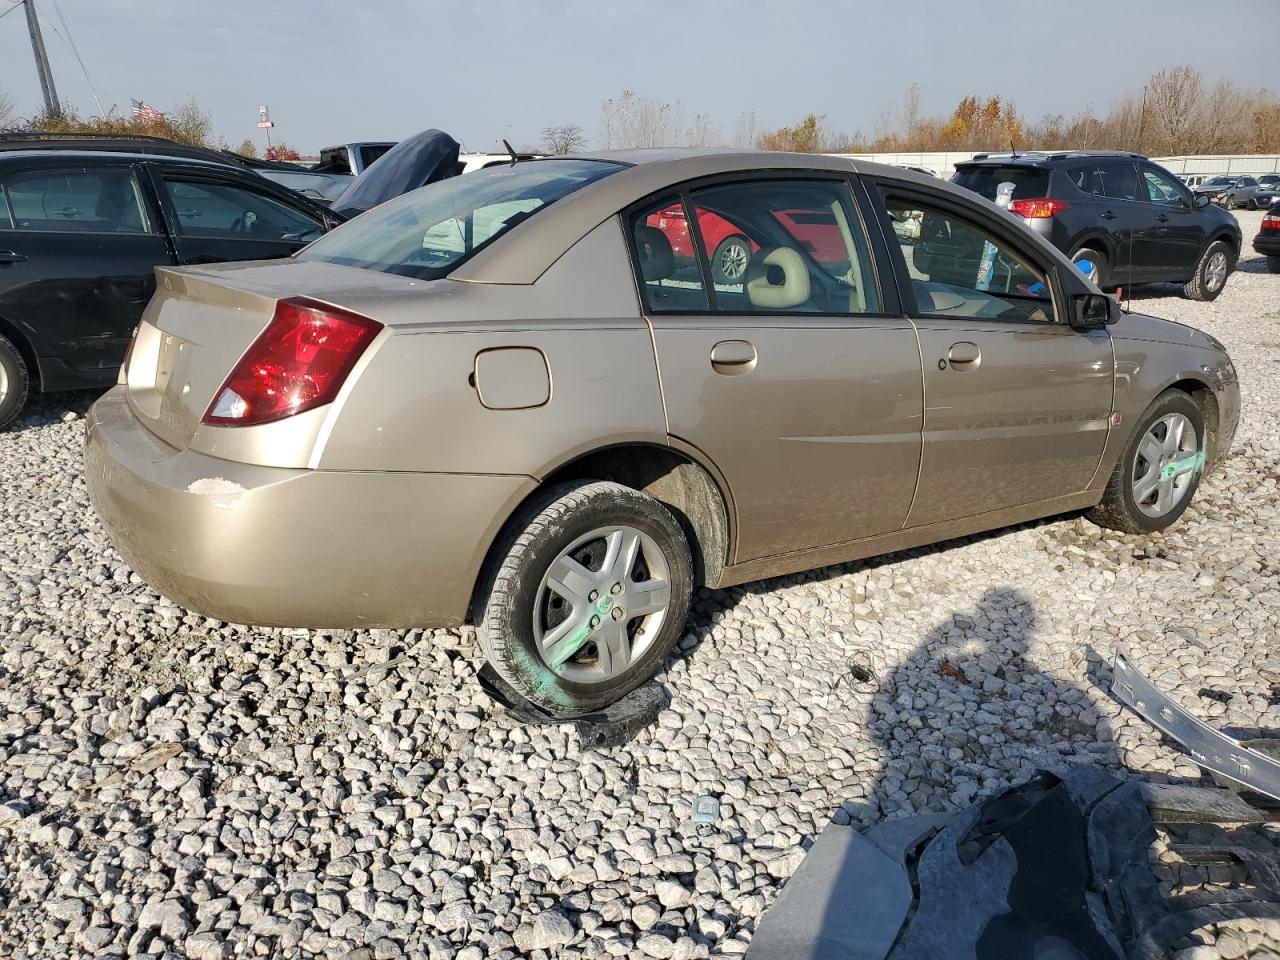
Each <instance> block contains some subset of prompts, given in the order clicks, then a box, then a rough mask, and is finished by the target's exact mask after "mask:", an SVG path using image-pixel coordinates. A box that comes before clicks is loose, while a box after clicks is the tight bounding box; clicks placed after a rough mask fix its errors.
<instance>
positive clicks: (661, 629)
mask: <svg viewBox="0 0 1280 960" xmlns="http://www.w3.org/2000/svg"><path fill="white" fill-rule="evenodd" d="M692 592H693V564H692V560H691V559H690V554H689V544H688V542H687V541H686V539H685V536H684V533H683V531H682V530H681V528H680V524H679V523H678V522H677V521H676V519H675V517H673V516H672V515H671V513H670V512H669V511H668V510H667V508H666V507H664V506H663V505H662V504H661V503H659V502H658V501H657V500H655V499H653V498H652V497H650V496H647V495H646V494H643V493H641V492H639V491H637V490H633V489H631V488H630V487H624V486H622V485H620V484H616V483H605V482H583V483H575V484H571V485H566V486H562V487H557V488H554V489H552V490H550V491H548V493H547V496H545V497H544V498H542V499H540V500H539V501H537V502H535V503H534V504H533V505H532V506H531V507H530V508H529V509H528V510H526V511H525V512H524V513H523V514H522V515H521V517H520V518H518V519H517V520H516V521H515V523H514V524H513V529H512V530H511V533H510V541H509V544H508V547H507V551H506V555H505V556H504V557H503V558H502V559H501V560H500V561H499V563H498V564H497V568H496V570H495V572H494V573H493V575H492V583H491V585H490V587H489V589H488V595H487V597H486V598H484V599H483V600H482V602H483V604H484V606H483V610H482V611H481V612H480V615H479V617H478V619H477V622H478V634H479V639H480V645H481V647H482V649H483V650H484V653H485V655H486V656H487V657H488V659H489V662H490V663H491V664H492V665H493V668H494V669H495V670H497V672H498V673H499V674H500V675H501V676H502V678H503V679H504V680H506V681H507V682H508V683H509V684H511V686H512V687H514V688H515V689H516V691H517V692H519V693H520V694H521V695H522V696H523V697H525V698H526V699H527V700H529V701H530V702H532V703H534V704H536V705H537V706H538V707H541V708H542V709H543V710H545V711H546V712H548V713H550V714H553V715H555V716H559V717H573V716H578V715H580V714H584V713H588V712H590V711H592V710H596V709H599V708H600V707H603V706H605V705H607V704H610V703H612V702H613V701H615V700H617V699H619V698H620V697H622V696H624V695H626V694H627V693H629V692H631V691H632V690H634V689H635V688H636V687H638V686H640V684H642V683H644V682H645V681H646V680H648V679H649V678H650V677H652V676H653V675H654V674H655V673H657V671H658V670H659V668H661V666H662V664H663V662H664V661H665V659H666V657H667V654H668V653H669V652H670V650H671V647H672V645H673V644H674V643H675V642H676V640H677V639H678V638H679V636H680V634H681V632H682V631H683V630H684V622H685V617H686V616H687V615H688V612H689V600H690V596H691V594H692Z"/></svg>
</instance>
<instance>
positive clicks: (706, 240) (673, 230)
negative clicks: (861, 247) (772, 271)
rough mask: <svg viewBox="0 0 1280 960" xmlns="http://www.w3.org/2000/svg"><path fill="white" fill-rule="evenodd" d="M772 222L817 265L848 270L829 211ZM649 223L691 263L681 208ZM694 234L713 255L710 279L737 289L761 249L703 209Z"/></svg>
mask: <svg viewBox="0 0 1280 960" xmlns="http://www.w3.org/2000/svg"><path fill="white" fill-rule="evenodd" d="M774 217H776V218H777V220H778V223H780V224H781V225H782V226H783V228H784V229H785V230H786V231H787V233H789V234H790V235H791V236H792V237H793V238H794V239H795V241H796V245H797V246H800V247H803V248H804V249H805V250H807V251H808V252H809V255H810V256H812V257H813V259H814V260H816V261H817V262H818V263H819V264H821V265H823V266H835V267H841V266H845V267H847V266H848V264H849V252H848V250H846V249H845V245H844V237H842V236H841V234H840V228H839V226H838V225H837V224H836V220H835V217H834V216H832V214H831V212H830V211H829V210H778V211H776V212H775V213H774ZM647 222H648V225H649V226H651V227H655V228H656V229H658V230H661V231H662V232H663V234H665V235H666V238H667V240H668V241H669V242H670V243H671V252H672V253H674V254H675V256H676V259H677V260H689V261H692V260H693V259H694V248H693V238H692V237H690V236H689V223H688V219H687V218H686V217H685V215H684V208H683V207H681V206H680V205H679V204H676V205H674V206H670V207H667V208H666V209H665V210H662V211H660V212H658V213H655V214H653V215H652V216H650V217H649V219H648V221H647ZM698 228H699V229H700V230H701V231H702V242H703V244H704V245H705V246H706V248H707V251H708V252H709V253H710V255H711V279H712V280H713V281H714V282H715V283H719V284H735V283H741V282H742V278H743V277H744V276H746V273H747V267H748V265H750V263H751V257H752V255H753V254H754V253H756V251H758V250H759V249H760V245H759V244H758V243H756V242H755V241H754V240H752V239H751V238H749V237H748V236H746V235H745V234H744V233H743V232H742V231H741V230H739V229H738V227H737V226H735V225H734V224H733V223H732V222H731V221H729V220H726V219H725V218H724V217H722V216H720V215H719V214H717V213H712V212H711V211H710V210H707V209H705V208H703V207H699V208H698ZM841 272H843V271H841Z"/></svg>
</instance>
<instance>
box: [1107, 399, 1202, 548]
mask: <svg viewBox="0 0 1280 960" xmlns="http://www.w3.org/2000/svg"><path fill="white" fill-rule="evenodd" d="M1171 418H1181V419H1182V420H1183V422H1184V424H1183V427H1184V429H1183V432H1182V434H1181V436H1182V438H1183V441H1182V444H1181V445H1180V448H1179V445H1162V444H1160V443H1159V441H1158V439H1157V438H1154V437H1153V439H1157V443H1156V446H1155V447H1152V446H1150V445H1149V444H1148V440H1147V438H1148V434H1150V433H1152V431H1156V432H1157V433H1158V432H1159V426H1160V425H1165V424H1167V423H1168V422H1169V421H1170V419H1171ZM1175 422H1176V420H1175ZM1188 427H1190V428H1194V431H1195V437H1194V441H1192V440H1191V439H1190V438H1187V436H1186V428H1188ZM1168 430H1169V428H1168V426H1166V427H1165V438H1166V440H1167V438H1168ZM1192 442H1194V446H1195V449H1194V451H1192V450H1188V449H1186V448H1187V447H1189V446H1190V445H1191V443H1192ZM1208 443H1209V441H1208V439H1207V435H1206V433H1205V428H1204V414H1203V413H1202V412H1201V410H1200V407H1199V406H1198V405H1197V404H1196V402H1195V401H1194V400H1192V399H1191V397H1189V396H1188V395H1187V394H1185V393H1183V392H1182V391H1181V390H1166V391H1165V392H1164V393H1162V394H1160V396H1158V397H1156V399H1155V400H1154V401H1152V404H1151V406H1149V407H1148V408H1147V410H1146V412H1145V413H1144V414H1143V415H1142V418H1141V420H1139V422H1138V426H1137V428H1136V429H1135V430H1134V431H1133V435H1132V436H1131V437H1130V438H1129V443H1128V444H1127V445H1126V446H1125V449H1124V453H1123V454H1121V456H1120V462H1119V463H1117V464H1116V468H1115V470H1114V471H1113V472H1112V474H1111V479H1110V480H1108V481H1107V488H1106V491H1105V493H1103V496H1102V502H1101V503H1099V504H1098V505H1097V506H1096V507H1094V508H1093V509H1092V510H1090V511H1089V512H1088V513H1086V514H1085V516H1087V517H1088V518H1089V519H1090V520H1092V521H1093V522H1094V523H1096V524H1097V525H1098V526H1100V527H1107V528H1109V529H1111V530H1119V531H1120V532H1122V533H1154V532H1155V531H1157V530H1163V529H1165V528H1166V527H1169V526H1172V525H1173V524H1174V523H1176V522H1177V521H1178V518H1179V517H1181V516H1182V514H1183V513H1184V512H1185V511H1186V509H1187V506H1188V505H1189V504H1190V503H1191V500H1192V498H1193V497H1195V494H1196V489H1197V488H1198V487H1199V486H1200V478H1201V476H1203V474H1204V465H1205V463H1206V461H1210V460H1212V459H1213V457H1212V451H1210V450H1208V449H1207V447H1208ZM1157 448H1159V451H1160V452H1159V456H1157V453H1156V449H1157ZM1170 450H1174V451H1175V452H1174V453H1173V460H1172V462H1170V463H1168V464H1165V463H1164V460H1163V458H1164V457H1168V456H1169V454H1170ZM1179 468H1181V469H1179ZM1152 470H1154V471H1155V476H1156V477H1158V478H1159V481H1158V482H1157V483H1156V485H1155V488H1154V489H1153V490H1152V492H1151V493H1150V494H1148V495H1145V496H1143V497H1141V498H1140V497H1139V496H1138V492H1139V491H1143V490H1146V489H1147V484H1144V483H1142V482H1141V481H1143V480H1146V481H1147V483H1148V484H1149V483H1150V482H1151V479H1150V478H1151V477H1152V473H1151V471H1152ZM1183 478H1185V480H1184V479H1183ZM1166 479H1167V481H1168V487H1167V488H1166V489H1161V488H1162V486H1163V485H1164V483H1165V481H1166ZM1166 490H1167V494H1166ZM1166 495H1167V496H1168V497H1169V499H1168V500H1167V501H1166V504H1165V507H1164V509H1161V505H1160V502H1159V498H1160V497H1164V496H1166ZM1152 497H1154V498H1155V500H1154V502H1151V498H1152Z"/></svg>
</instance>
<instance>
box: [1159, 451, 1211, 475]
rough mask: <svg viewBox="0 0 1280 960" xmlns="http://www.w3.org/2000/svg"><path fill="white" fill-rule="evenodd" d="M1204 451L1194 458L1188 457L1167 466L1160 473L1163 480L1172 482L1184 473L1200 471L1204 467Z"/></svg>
mask: <svg viewBox="0 0 1280 960" xmlns="http://www.w3.org/2000/svg"><path fill="white" fill-rule="evenodd" d="M1204 460H1205V456H1204V451H1203V450H1201V451H1200V452H1199V453H1197V454H1196V455H1195V456H1194V457H1188V458H1187V459H1186V460H1176V461H1174V462H1173V463H1170V464H1167V465H1166V466H1165V467H1163V468H1162V469H1161V471H1160V479H1161V480H1172V479H1173V478H1174V477H1177V476H1180V475H1182V474H1184V473H1191V472H1192V471H1193V470H1199V469H1201V468H1202V467H1203V466H1204Z"/></svg>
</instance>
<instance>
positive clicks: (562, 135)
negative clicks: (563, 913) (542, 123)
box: [542, 123, 587, 156]
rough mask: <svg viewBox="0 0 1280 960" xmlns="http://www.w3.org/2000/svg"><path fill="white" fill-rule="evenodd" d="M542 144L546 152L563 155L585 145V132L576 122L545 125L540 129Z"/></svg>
mask: <svg viewBox="0 0 1280 960" xmlns="http://www.w3.org/2000/svg"><path fill="white" fill-rule="evenodd" d="M542 146H543V148H544V149H545V150H546V151H547V153H552V154H556V155H558V156H559V155H563V154H566V153H575V152H576V151H578V150H583V149H585V148H586V146H587V134H586V132H585V131H584V130H583V129H582V128H581V127H580V126H578V125H577V124H576V123H566V124H562V125H561V126H558V127H547V128H545V129H544V130H543V131H542Z"/></svg>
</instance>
